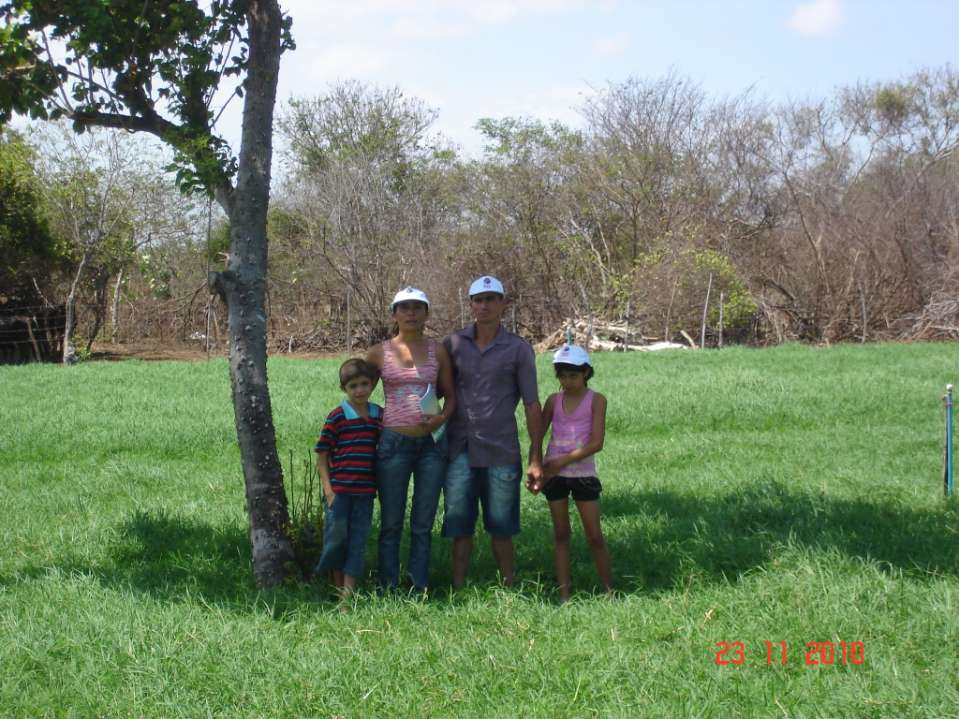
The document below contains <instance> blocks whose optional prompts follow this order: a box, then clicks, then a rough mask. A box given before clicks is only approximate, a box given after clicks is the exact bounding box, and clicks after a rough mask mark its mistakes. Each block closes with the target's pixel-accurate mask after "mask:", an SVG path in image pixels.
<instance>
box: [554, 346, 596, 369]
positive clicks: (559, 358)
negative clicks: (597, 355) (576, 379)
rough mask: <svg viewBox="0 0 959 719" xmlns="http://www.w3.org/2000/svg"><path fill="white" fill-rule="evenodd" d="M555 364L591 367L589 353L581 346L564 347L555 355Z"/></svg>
mask: <svg viewBox="0 0 959 719" xmlns="http://www.w3.org/2000/svg"><path fill="white" fill-rule="evenodd" d="M553 364H571V365H573V366H574V367H582V366H583V365H589V353H588V352H587V351H586V350H584V349H583V348H582V347H580V346H579V345H563V346H562V347H560V348H559V349H558V350H556V352H555V353H554V354H553ZM590 366H592V365H590Z"/></svg>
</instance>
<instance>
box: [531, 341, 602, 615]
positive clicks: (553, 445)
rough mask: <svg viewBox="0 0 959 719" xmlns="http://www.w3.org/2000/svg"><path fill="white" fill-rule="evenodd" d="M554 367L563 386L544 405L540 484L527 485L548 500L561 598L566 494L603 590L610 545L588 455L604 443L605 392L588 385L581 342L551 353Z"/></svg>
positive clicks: (566, 578) (565, 585)
mask: <svg viewBox="0 0 959 719" xmlns="http://www.w3.org/2000/svg"><path fill="white" fill-rule="evenodd" d="M553 368H554V369H555V371H556V377H557V379H559V384H560V387H562V390H563V391H562V392H556V393H555V394H552V395H550V396H549V399H547V400H546V406H545V407H544V408H543V432H544V433H545V432H546V430H548V429H549V427H550V425H552V427H553V432H552V434H551V436H550V440H549V445H548V446H547V449H546V461H545V464H544V466H543V480H544V481H543V484H542V486H541V487H540V486H539V485H534V486H532V487H531V489H532V490H533V492H534V493H535V492H537V491H539V490H540V489H542V491H543V494H544V495H546V499H547V500H548V501H549V511H550V515H551V516H552V519H553V538H554V542H555V545H554V549H553V555H554V559H555V562H556V580H557V582H558V583H559V596H560V600H561V601H564V602H565V601H566V600H567V599H569V596H570V569H569V538H570V525H569V495H570V494H572V495H573V500H574V501H575V502H576V508H577V509H578V510H579V516H580V519H581V520H582V522H583V531H584V532H585V533H586V540H587V541H588V542H589V549H590V551H591V552H592V554H593V561H594V562H595V563H596V570H597V572H599V579H600V581H601V582H602V583H603V587H604V588H605V589H606V591H607V592H612V590H613V575H612V570H611V568H610V560H609V549H608V548H607V547H606V540H605V539H604V538H603V530H602V528H601V527H600V524H599V493H600V492H601V491H602V485H600V483H599V479H597V477H596V464H595V462H594V460H593V455H594V454H596V453H597V452H598V451H599V450H601V449H602V448H603V440H604V438H605V434H606V398H605V397H604V396H603V395H601V394H599V393H598V392H594V391H593V390H591V389H589V388H588V387H587V383H588V382H589V379H590V378H591V377H592V376H593V368H592V366H591V365H590V363H589V355H588V354H587V353H586V350H584V349H583V348H582V347H578V346H577V345H565V346H563V347H562V348H561V349H559V350H558V351H557V352H556V354H554V355H553Z"/></svg>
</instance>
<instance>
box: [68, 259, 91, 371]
mask: <svg viewBox="0 0 959 719" xmlns="http://www.w3.org/2000/svg"><path fill="white" fill-rule="evenodd" d="M88 254H89V252H88V251H87V250H84V252H83V256H82V257H81V258H80V264H79V265H78V266H77V271H76V274H74V276H73V282H72V284H71V285H70V293H69V294H68V295H67V302H66V306H65V307H64V311H65V313H66V319H65V320H64V323H63V364H65V365H71V364H76V361H77V349H76V347H74V346H73V333H74V332H75V331H76V324H77V289H78V288H79V287H80V278H81V277H82V276H83V268H84V267H86V264H87V256H88Z"/></svg>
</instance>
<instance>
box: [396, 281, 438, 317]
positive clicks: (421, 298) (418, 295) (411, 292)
mask: <svg viewBox="0 0 959 719" xmlns="http://www.w3.org/2000/svg"><path fill="white" fill-rule="evenodd" d="M400 302H422V303H423V304H424V305H426V307H427V308H429V306H430V298H429V297H427V296H426V293H425V292H423V290H420V289H417V288H416V287H404V288H403V289H401V290H400V291H399V292H397V293H396V294H395V295H393V301H392V302H391V303H390V312H392V311H393V310H394V309H396V305H398V304H399V303H400Z"/></svg>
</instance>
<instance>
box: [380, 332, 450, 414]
mask: <svg viewBox="0 0 959 719" xmlns="http://www.w3.org/2000/svg"><path fill="white" fill-rule="evenodd" d="M439 370H440V364H439V360H437V359H436V340H429V342H428V343H427V345H426V362H425V363H423V364H422V365H421V366H419V367H403V366H402V365H400V363H399V361H398V360H397V358H396V353H395V351H394V349H393V340H386V341H385V342H384V343H383V373H382V377H383V393H384V394H385V395H386V405H385V407H384V408H383V426H384V427H408V426H411V425H415V424H419V423H420V422H422V421H423V409H422V408H421V407H420V398H421V397H422V396H423V395H424V394H426V388H427V387H428V386H429V385H433V388H434V390H435V389H436V377H437V375H439Z"/></svg>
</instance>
